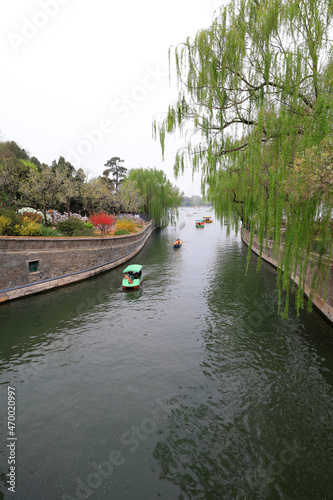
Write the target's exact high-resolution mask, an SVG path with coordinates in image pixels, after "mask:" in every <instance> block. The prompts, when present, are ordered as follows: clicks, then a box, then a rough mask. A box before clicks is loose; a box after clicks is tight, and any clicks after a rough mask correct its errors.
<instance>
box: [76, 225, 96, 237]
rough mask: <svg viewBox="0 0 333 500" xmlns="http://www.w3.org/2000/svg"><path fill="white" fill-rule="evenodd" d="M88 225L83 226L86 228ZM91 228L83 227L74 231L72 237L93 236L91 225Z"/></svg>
mask: <svg viewBox="0 0 333 500" xmlns="http://www.w3.org/2000/svg"><path fill="white" fill-rule="evenodd" d="M87 225H88V224H85V226H87ZM91 226H92V227H83V228H82V229H75V230H74V232H73V236H94V234H95V233H94V230H93V225H92V224H91Z"/></svg>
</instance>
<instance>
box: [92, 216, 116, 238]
mask: <svg viewBox="0 0 333 500" xmlns="http://www.w3.org/2000/svg"><path fill="white" fill-rule="evenodd" d="M90 222H91V223H92V224H93V225H94V227H97V228H98V229H99V230H100V231H101V233H102V234H105V233H106V231H107V230H108V229H110V228H111V227H112V226H113V225H114V223H115V222H116V219H115V217H113V215H108V214H106V213H105V212H100V213H98V214H92V215H91V216H90Z"/></svg>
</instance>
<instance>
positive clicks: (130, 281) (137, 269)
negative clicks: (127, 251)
mask: <svg viewBox="0 0 333 500" xmlns="http://www.w3.org/2000/svg"><path fill="white" fill-rule="evenodd" d="M123 273H124V274H125V276H124V279H123V282H122V286H123V290H137V289H138V288H139V287H140V286H141V284H142V281H143V275H142V266H140V265H139V264H131V265H129V266H127V267H126V269H124V270H123Z"/></svg>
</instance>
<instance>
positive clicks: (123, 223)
mask: <svg viewBox="0 0 333 500" xmlns="http://www.w3.org/2000/svg"><path fill="white" fill-rule="evenodd" d="M119 229H125V230H126V231H129V232H130V233H135V232H136V231H137V230H138V226H137V225H136V224H135V223H134V222H133V221H131V220H125V219H123V220H118V221H117V224H116V231H118V230H119Z"/></svg>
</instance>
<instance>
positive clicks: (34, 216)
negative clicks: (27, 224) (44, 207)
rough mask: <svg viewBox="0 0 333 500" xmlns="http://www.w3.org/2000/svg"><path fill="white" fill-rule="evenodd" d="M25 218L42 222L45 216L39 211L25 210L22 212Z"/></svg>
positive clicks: (38, 222)
mask: <svg viewBox="0 0 333 500" xmlns="http://www.w3.org/2000/svg"><path fill="white" fill-rule="evenodd" d="M22 217H23V219H28V220H30V221H31V222H37V224H42V223H43V220H44V217H43V216H42V215H41V214H40V213H37V212H23V214H22Z"/></svg>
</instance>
